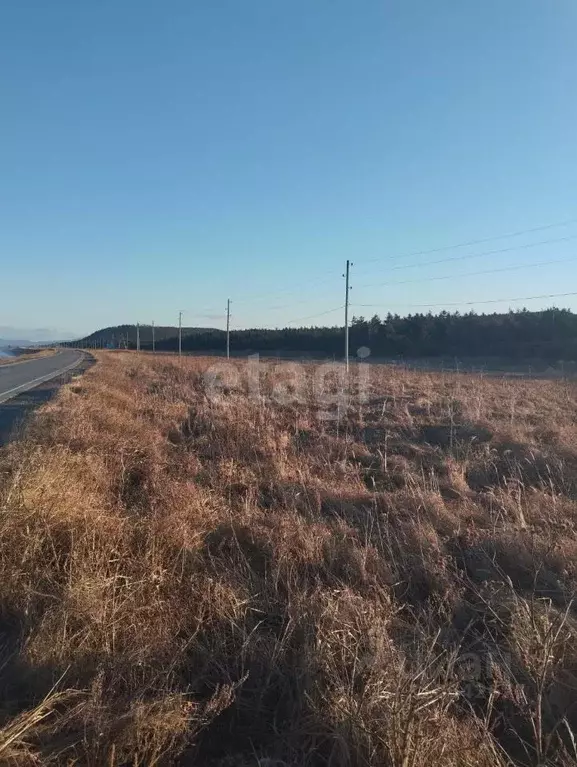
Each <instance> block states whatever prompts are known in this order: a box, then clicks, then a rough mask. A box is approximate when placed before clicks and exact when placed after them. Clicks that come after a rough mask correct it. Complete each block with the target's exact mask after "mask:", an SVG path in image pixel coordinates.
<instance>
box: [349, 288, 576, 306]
mask: <svg viewBox="0 0 577 767" xmlns="http://www.w3.org/2000/svg"><path fill="white" fill-rule="evenodd" d="M568 296H577V292H573V293H544V294H543V295H541V296H518V297H516V298H489V299H485V300H482V301H452V302H448V301H443V303H440V304H393V306H399V307H400V306H402V307H404V308H405V309H427V308H431V309H432V308H437V307H443V306H476V305H478V304H500V303H506V302H507V301H536V300H537V299H541V298H566V297H568ZM353 306H354V307H355V308H357V309H360V308H365V309H366V308H377V307H381V304H353ZM381 308H382V307H381Z"/></svg>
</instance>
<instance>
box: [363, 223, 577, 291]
mask: <svg viewBox="0 0 577 767" xmlns="http://www.w3.org/2000/svg"><path fill="white" fill-rule="evenodd" d="M570 240H577V234H572V235H569V236H568V237H559V238H555V239H551V240H540V241H539V242H529V243H525V244H524V245H513V246H511V247H509V248H498V249H496V250H485V251H483V252H482V253H467V254H465V255H464V256H449V257H448V258H439V259H437V260H436V261H425V262H424V263H418V262H417V263H414V264H401V265H400V266H391V267H390V268H389V269H388V270H387V271H391V272H392V271H399V270H401V269H414V268H418V267H422V266H436V265H437V264H448V263H453V262H455V261H467V260H471V259H473V258H482V257H483V256H494V255H497V254H501V253H511V252H512V251H515V250H528V249H529V248H536V247H538V246H539V245H553V244H555V243H559V242H569V241H570ZM360 287H361V288H372V287H378V285H375V283H369V284H368V285H361V286H360Z"/></svg>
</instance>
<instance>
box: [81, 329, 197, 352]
mask: <svg viewBox="0 0 577 767" xmlns="http://www.w3.org/2000/svg"><path fill="white" fill-rule="evenodd" d="M210 331H211V329H210V328H190V327H186V328H185V327H183V328H182V337H183V339H184V338H186V337H187V336H191V335H195V334H198V333H206V332H210ZM154 337H155V339H156V342H157V343H160V342H163V341H167V340H169V339H174V342H175V344H177V343H178V341H177V339H178V327H176V326H173V325H155V326H154ZM72 343H73V345H74V346H78V345H80V346H88V347H90V346H94V345H96V346H105V347H112V348H124V347H127V348H129V349H133V348H135V347H136V325H113V326H111V327H108V328H102V329H101V330H96V331H94V333H91V334H90V335H88V336H85V337H84V338H80V339H78V340H77V341H74V342H72ZM140 344H141V346H142V347H143V348H146V347H147V346H152V326H151V325H140Z"/></svg>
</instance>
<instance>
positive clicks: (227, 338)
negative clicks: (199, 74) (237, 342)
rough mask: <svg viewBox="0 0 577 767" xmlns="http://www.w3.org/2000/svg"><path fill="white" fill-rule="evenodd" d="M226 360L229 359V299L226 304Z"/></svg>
mask: <svg viewBox="0 0 577 767" xmlns="http://www.w3.org/2000/svg"><path fill="white" fill-rule="evenodd" d="M226 358H227V360H229V359H230V298H229V299H228V301H227V302H226Z"/></svg>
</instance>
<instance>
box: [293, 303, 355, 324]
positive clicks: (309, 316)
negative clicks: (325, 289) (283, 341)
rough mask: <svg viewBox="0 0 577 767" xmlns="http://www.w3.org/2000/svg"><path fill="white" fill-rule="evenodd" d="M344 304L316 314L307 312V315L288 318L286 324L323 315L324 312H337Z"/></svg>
mask: <svg viewBox="0 0 577 767" xmlns="http://www.w3.org/2000/svg"><path fill="white" fill-rule="evenodd" d="M344 308H345V305H344V304H341V305H340V306H335V308H334V309H327V311H326V312H319V313H318V314H309V315H308V316H307V317H297V319H296V320H289V321H288V322H287V323H286V324H287V325H292V324H293V322H304V321H305V320H312V319H315V318H316V317H324V315H325V314H332V313H333V312H338V311H340V310H341V309H344Z"/></svg>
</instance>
